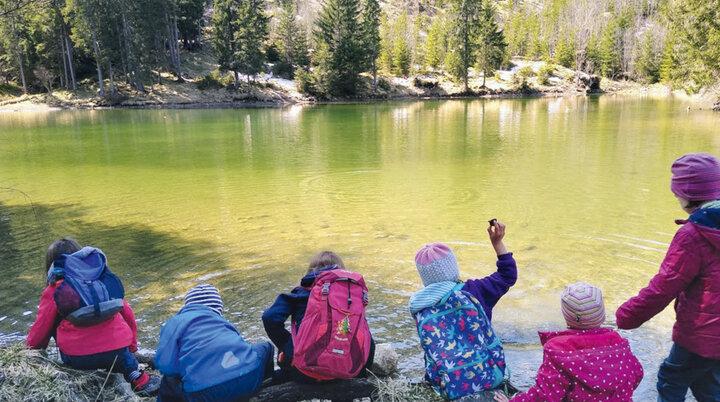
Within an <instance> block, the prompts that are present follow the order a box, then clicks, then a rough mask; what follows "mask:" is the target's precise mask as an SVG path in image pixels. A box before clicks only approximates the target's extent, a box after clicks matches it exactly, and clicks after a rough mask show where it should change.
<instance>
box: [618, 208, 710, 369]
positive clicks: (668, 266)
mask: <svg viewBox="0 0 720 402" xmlns="http://www.w3.org/2000/svg"><path fill="white" fill-rule="evenodd" d="M708 214H710V220H707V219H696V218H698V217H700V218H707V217H708V216H709V215H708ZM712 215H714V216H712ZM713 218H714V220H715V223H713V222H712V220H713ZM718 221H720V209H714V210H706V209H700V210H698V211H696V212H695V213H693V215H691V216H690V221H678V223H681V224H683V226H682V227H681V228H680V229H678V231H677V233H676V234H675V237H674V238H673V240H672V243H670V248H669V249H668V252H667V254H666V255H665V259H664V260H663V262H662V264H661V265H660V271H659V272H658V273H657V275H655V276H654V277H653V278H652V279H651V280H650V283H649V284H648V286H647V287H645V288H644V289H642V290H641V291H640V293H639V294H638V295H637V296H635V297H633V298H631V299H630V300H628V301H626V302H625V303H624V304H623V305H622V306H620V308H618V310H617V312H616V313H615V316H616V319H617V326H618V328H624V329H632V328H637V327H639V326H640V325H642V324H643V323H644V322H645V321H647V320H649V319H650V318H652V317H653V316H655V315H656V314H657V313H659V312H660V311H662V310H663V309H664V308H665V306H667V305H668V304H669V303H670V302H671V301H672V300H673V299H675V312H676V321H675V325H674V327H673V341H674V342H675V343H676V344H677V345H679V346H682V347H684V348H686V349H688V350H690V351H691V352H693V353H695V354H698V355H700V356H702V357H706V358H710V359H720V230H719V229H718V227H719V225H718V224H717V222H718ZM694 222H697V223H694ZM705 225H708V226H705Z"/></svg>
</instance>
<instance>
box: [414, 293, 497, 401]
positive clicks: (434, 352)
mask: <svg viewBox="0 0 720 402" xmlns="http://www.w3.org/2000/svg"><path fill="white" fill-rule="evenodd" d="M463 286H464V284H463V283H460V284H458V285H457V286H455V288H453V290H451V291H450V292H448V294H447V295H445V297H444V298H443V299H442V300H440V302H438V303H437V304H436V305H434V306H432V307H427V308H425V309H423V310H421V311H419V312H418V313H416V314H415V324H416V325H417V330H418V335H419V336H420V344H421V345H422V348H423V350H424V351H425V375H426V377H427V379H428V380H429V381H430V384H431V385H432V387H433V389H434V390H435V392H437V393H438V394H440V395H441V396H443V397H446V398H449V399H457V398H460V397H462V396H465V395H469V394H472V393H475V392H479V391H484V390H488V389H493V388H496V387H498V386H499V385H500V384H501V383H502V382H503V380H504V378H505V354H504V352H503V346H502V344H501V343H500V340H499V339H498V337H497V336H496V335H495V332H494V331H493V329H492V326H490V321H489V320H488V318H487V316H486V315H485V311H484V310H483V308H482V306H481V305H480V303H479V302H478V300H477V299H475V298H474V297H473V296H472V295H470V294H469V293H467V292H464V291H462V290H461V289H462V287H463Z"/></svg>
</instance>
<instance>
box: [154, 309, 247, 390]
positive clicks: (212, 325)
mask: <svg viewBox="0 0 720 402" xmlns="http://www.w3.org/2000/svg"><path fill="white" fill-rule="evenodd" d="M260 364H261V362H260V360H259V359H258V356H257V353H255V351H254V350H253V349H252V347H251V346H250V344H249V343H247V342H245V340H244V339H243V338H242V336H241V335H240V333H239V332H238V330H237V329H235V327H234V326H233V325H232V324H230V322H229V321H228V320H226V319H224V318H223V317H222V316H220V315H219V314H218V313H216V312H214V311H212V310H211V309H210V308H209V307H207V306H205V305H203V304H188V305H186V306H184V307H183V308H181V309H180V311H179V312H178V313H177V314H176V315H175V316H174V317H172V318H171V319H170V320H169V321H168V322H167V323H166V324H165V325H164V326H163V327H162V329H161V330H160V340H159V341H158V348H157V352H156V353H155V367H156V368H157V369H158V370H160V372H161V373H162V374H163V375H167V376H180V377H182V381H183V388H184V390H185V391H186V392H195V391H200V390H203V389H205V388H208V387H212V386H213V385H217V384H221V383H223V382H226V381H229V380H232V379H234V378H237V377H240V376H242V375H244V374H247V373H249V372H250V371H253V370H255V369H256V368H258V366H259V365H260Z"/></svg>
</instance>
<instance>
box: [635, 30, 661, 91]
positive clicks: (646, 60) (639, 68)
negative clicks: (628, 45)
mask: <svg viewBox="0 0 720 402" xmlns="http://www.w3.org/2000/svg"><path fill="white" fill-rule="evenodd" d="M643 36H644V37H645V40H644V41H643V42H641V43H642V44H641V50H640V56H639V57H638V59H637V62H636V63H635V74H636V76H637V77H638V78H640V79H641V80H643V81H645V82H647V83H648V84H653V83H656V82H657V81H658V79H659V72H660V63H659V61H658V57H657V54H656V53H655V50H654V48H653V44H654V42H655V38H654V37H653V35H652V32H647V33H646V34H645V35H643ZM638 43H640V42H638Z"/></svg>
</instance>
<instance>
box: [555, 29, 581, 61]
mask: <svg viewBox="0 0 720 402" xmlns="http://www.w3.org/2000/svg"><path fill="white" fill-rule="evenodd" d="M563 36H564V37H565V38H564V40H563V39H560V40H559V41H558V43H557V44H556V45H555V63H557V64H559V65H561V66H564V67H568V68H574V67H575V46H576V45H575V41H574V39H573V38H572V37H567V36H565V35H563Z"/></svg>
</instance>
